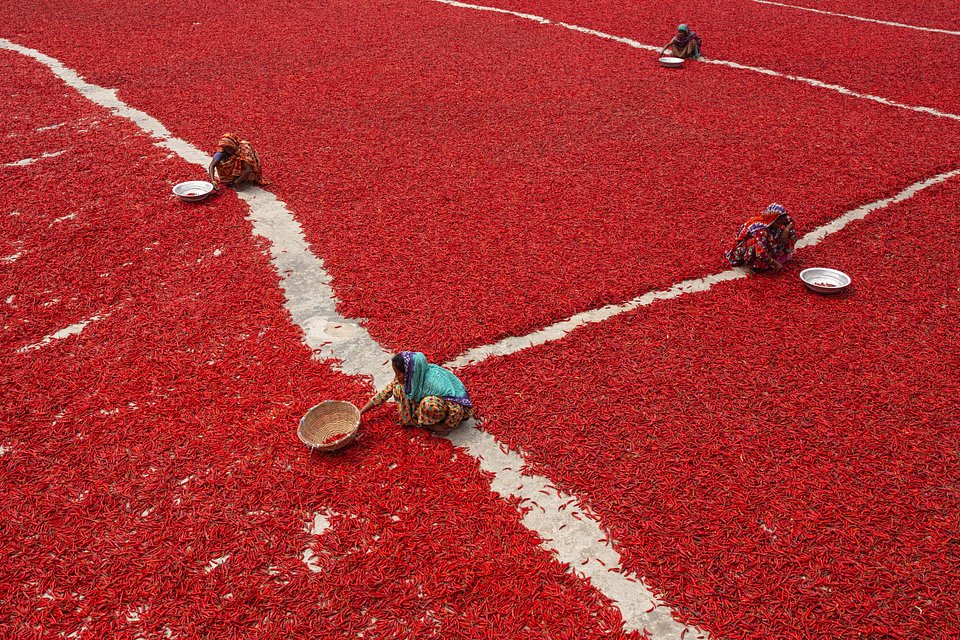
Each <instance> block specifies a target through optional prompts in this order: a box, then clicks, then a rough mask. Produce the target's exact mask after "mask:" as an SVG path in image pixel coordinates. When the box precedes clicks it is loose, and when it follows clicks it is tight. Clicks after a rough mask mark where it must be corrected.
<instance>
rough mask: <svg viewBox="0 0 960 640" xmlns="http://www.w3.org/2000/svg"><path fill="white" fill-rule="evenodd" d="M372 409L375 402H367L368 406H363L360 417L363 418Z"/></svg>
mask: <svg viewBox="0 0 960 640" xmlns="http://www.w3.org/2000/svg"><path fill="white" fill-rule="evenodd" d="M372 408H373V400H370V401H368V402H367V404H365V405H363V408H362V409H360V417H361V418H362V417H363V414H365V413H366V412H367V411H370V409H372Z"/></svg>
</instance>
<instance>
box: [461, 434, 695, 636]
mask: <svg viewBox="0 0 960 640" xmlns="http://www.w3.org/2000/svg"><path fill="white" fill-rule="evenodd" d="M447 438H448V439H449V440H450V441H451V442H452V443H453V444H454V445H456V446H457V447H462V448H463V449H464V450H465V451H466V452H467V453H469V454H470V455H471V456H473V457H474V458H477V460H478V461H479V462H480V468H481V469H483V470H484V471H487V472H489V473H492V474H493V480H492V482H491V488H492V489H493V490H494V491H495V492H496V493H498V494H500V495H501V496H503V497H505V498H507V497H515V498H519V499H520V500H522V501H523V506H527V507H531V509H530V511H528V512H527V513H526V514H525V515H524V516H523V524H524V525H525V526H526V527H527V528H528V529H530V530H531V531H535V532H536V533H537V534H538V535H539V536H540V538H541V539H542V540H543V542H542V546H543V548H545V549H547V550H548V551H551V552H553V553H554V554H556V556H557V558H558V559H559V560H560V561H561V562H565V563H567V564H568V565H570V569H571V571H573V572H575V573H576V574H578V575H580V576H582V577H585V578H589V580H590V584H592V585H593V586H594V587H595V588H596V589H597V590H599V591H600V592H601V593H603V595H605V596H606V597H607V598H609V599H610V600H611V601H612V602H613V604H614V605H615V606H616V607H617V608H618V609H619V610H620V612H621V614H622V615H623V621H624V628H625V629H626V630H627V631H641V632H642V631H644V630H646V631H647V632H649V633H650V634H651V635H652V637H653V638H654V639H668V638H669V639H674V638H676V639H679V638H687V639H688V640H693V639H694V638H706V637H707V634H706V633H705V632H703V631H701V630H699V629H697V628H695V627H686V626H684V625H682V624H680V623H679V622H677V621H676V620H674V619H673V617H672V616H671V615H670V609H669V608H668V607H666V606H664V605H663V603H661V602H660V601H659V600H657V599H656V598H655V597H654V595H653V594H652V593H651V592H650V589H649V588H647V586H646V584H644V582H643V580H642V579H640V578H639V577H636V576H629V575H626V574H625V573H623V568H622V567H621V565H620V554H619V553H617V551H616V550H615V549H614V548H613V544H612V542H611V541H610V540H608V539H607V535H606V534H605V533H604V531H603V529H602V528H601V527H600V523H599V522H597V520H596V519H595V518H593V517H592V516H590V515H588V514H587V513H585V512H584V511H583V509H582V508H581V507H579V506H578V503H577V500H576V499H575V498H574V497H573V496H571V495H568V494H565V493H560V492H558V491H557V489H556V488H555V487H554V486H553V485H551V484H550V482H549V481H548V480H547V479H546V478H544V477H542V476H531V475H523V474H521V473H520V470H521V469H522V468H523V467H524V465H525V462H524V460H523V458H522V457H521V456H520V455H519V454H518V453H517V452H515V451H511V450H506V451H504V449H505V448H502V445H501V444H500V443H498V442H497V441H496V439H494V437H493V436H491V435H490V434H488V433H486V432H484V431H481V430H480V429H479V428H477V426H476V425H475V423H473V421H470V423H469V424H463V425H461V426H460V428H458V429H457V430H455V431H453V432H452V433H451V434H450V435H448V436H447Z"/></svg>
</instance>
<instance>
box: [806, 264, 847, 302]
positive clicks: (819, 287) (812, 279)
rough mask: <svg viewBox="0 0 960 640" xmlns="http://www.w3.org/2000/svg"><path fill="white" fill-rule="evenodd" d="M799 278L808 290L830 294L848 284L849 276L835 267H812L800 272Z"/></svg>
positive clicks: (838, 291)
mask: <svg viewBox="0 0 960 640" xmlns="http://www.w3.org/2000/svg"><path fill="white" fill-rule="evenodd" d="M800 279H801V280H802V281H803V284H805V285H807V289H810V291H816V292H817V293H824V294H827V295H832V294H835V293H840V292H841V291H844V290H846V288H847V287H849V286H850V276H848V275H847V274H845V273H844V272H843V271H837V270H836V269H824V268H823V267H814V268H813V269H804V270H803V271H801V272H800Z"/></svg>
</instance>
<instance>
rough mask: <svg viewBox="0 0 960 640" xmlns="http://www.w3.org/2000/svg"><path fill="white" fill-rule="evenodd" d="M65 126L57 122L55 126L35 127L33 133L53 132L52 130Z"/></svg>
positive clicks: (64, 123) (63, 123)
mask: <svg viewBox="0 0 960 640" xmlns="http://www.w3.org/2000/svg"><path fill="white" fill-rule="evenodd" d="M66 124H67V123H66V122H58V123H57V124H51V125H47V126H46V127H37V128H36V129H34V131H53V130H54V129H59V128H60V127H62V126H64V125H66Z"/></svg>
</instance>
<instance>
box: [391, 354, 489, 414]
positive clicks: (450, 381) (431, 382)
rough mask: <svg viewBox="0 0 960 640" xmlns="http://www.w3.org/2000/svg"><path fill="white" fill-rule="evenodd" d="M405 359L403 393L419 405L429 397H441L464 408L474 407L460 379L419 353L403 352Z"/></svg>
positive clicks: (402, 355)
mask: <svg viewBox="0 0 960 640" xmlns="http://www.w3.org/2000/svg"><path fill="white" fill-rule="evenodd" d="M400 356H401V357H402V358H403V376H404V382H403V392H404V394H405V395H406V396H407V398H408V399H410V400H411V401H413V402H415V403H419V402H420V401H421V400H423V399H424V398H426V397H427V396H439V397H441V398H443V399H444V400H449V401H450V402H455V403H457V404H459V405H463V406H464V407H472V406H473V403H472V402H470V396H469V394H468V393H467V389H466V387H464V386H463V383H462V382H460V379H459V378H458V377H457V376H455V375H453V373H452V372H450V371H447V370H446V369H444V368H443V367H440V366H437V365H435V364H430V363H428V362H427V357H426V356H425V355H423V354H422V353H420V352H419V351H401V352H400Z"/></svg>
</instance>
